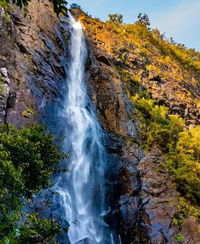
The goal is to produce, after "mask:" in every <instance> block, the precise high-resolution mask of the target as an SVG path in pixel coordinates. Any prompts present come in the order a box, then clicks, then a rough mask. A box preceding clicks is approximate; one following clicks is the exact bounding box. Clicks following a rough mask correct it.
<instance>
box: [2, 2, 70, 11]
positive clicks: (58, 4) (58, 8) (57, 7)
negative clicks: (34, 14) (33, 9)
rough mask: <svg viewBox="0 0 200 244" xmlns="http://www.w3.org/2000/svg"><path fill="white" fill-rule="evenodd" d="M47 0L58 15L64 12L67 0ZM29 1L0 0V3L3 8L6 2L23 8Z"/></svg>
mask: <svg viewBox="0 0 200 244" xmlns="http://www.w3.org/2000/svg"><path fill="white" fill-rule="evenodd" d="M49 1H50V2H52V3H53V8H54V11H55V13H56V14H57V15H59V14H60V13H63V14H66V10H67V8H66V5H67V1H65V0H49ZM29 2H31V0H13V1H10V0H0V5H1V6H2V7H4V8H7V4H8V3H14V4H16V5H17V6H19V7H20V8H23V7H26V6H27V5H28V3H29Z"/></svg>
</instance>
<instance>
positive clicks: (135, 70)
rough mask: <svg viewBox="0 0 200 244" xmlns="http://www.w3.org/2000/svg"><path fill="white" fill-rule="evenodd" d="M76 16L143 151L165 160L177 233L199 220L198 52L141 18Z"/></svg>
mask: <svg viewBox="0 0 200 244" xmlns="http://www.w3.org/2000/svg"><path fill="white" fill-rule="evenodd" d="M74 11H78V10H74ZM79 15H80V20H81V21H82V22H83V24H84V25H85V27H86V28H85V29H86V33H87V35H88V36H89V38H90V40H91V41H92V42H93V43H94V44H95V45H96V46H97V47H98V48H99V49H100V50H103V51H104V52H106V53H107V56H106V58H107V59H108V60H109V61H110V65H111V63H112V66H113V68H114V66H115V70H117V71H118V73H119V75H120V77H121V80H122V81H123V84H124V87H125V90H126V92H127V95H128V97H129V100H130V102H131V103H132V104H133V110H134V114H133V115H132V117H133V120H135V121H136V122H137V124H138V125H139V132H140V133H139V134H140V135H141V140H142V147H143V148H144V150H146V151H147V152H150V151H152V150H153V148H155V147H157V148H159V149H160V151H161V152H162V155H163V156H164V158H165V164H163V170H165V171H166V172H169V174H170V176H171V179H172V180H173V182H174V183H175V185H176V188H177V190H178V192H179V195H180V197H179V205H178V212H177V215H176V217H175V218H174V220H173V222H174V224H177V226H178V227H179V228H180V229H181V228H182V225H183V222H184V221H185V219H186V218H187V217H188V216H192V217H193V218H194V219H196V220H197V221H200V168H199V163H200V161H199V160H200V144H199V141H200V125H199V118H200V110H199V108H200V105H199V104H200V95H199V94H200V83H199V80H200V53H199V52H197V51H196V50H195V49H187V48H186V47H185V46H184V45H183V44H179V43H175V42H174V40H173V39H172V38H170V39H166V38H165V36H164V35H163V34H161V33H160V32H159V30H157V29H151V27H150V21H149V18H148V16H147V15H145V14H144V15H143V14H140V15H139V16H138V21H136V22H135V23H133V24H123V16H121V15H120V14H111V15H109V19H108V21H107V23H104V22H101V21H100V20H98V19H96V18H89V17H88V16H87V15H86V14H84V13H81V12H80V11H79ZM102 53H103V52H102ZM104 63H105V62H104ZM177 239H178V240H179V239H182V236H181V235H178V236H177ZM180 242H181V241H180Z"/></svg>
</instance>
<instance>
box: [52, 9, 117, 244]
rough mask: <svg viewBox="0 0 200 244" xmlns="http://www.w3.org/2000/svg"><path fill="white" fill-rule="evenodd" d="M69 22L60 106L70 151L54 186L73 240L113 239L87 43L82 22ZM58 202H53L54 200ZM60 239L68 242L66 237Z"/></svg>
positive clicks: (100, 242) (98, 243)
mask: <svg viewBox="0 0 200 244" xmlns="http://www.w3.org/2000/svg"><path fill="white" fill-rule="evenodd" d="M69 20H70V24H71V46H70V64H69V66H68V68H67V69H68V77H67V79H66V83H67V90H66V97H65V100H64V106H63V108H62V109H61V111H57V113H58V114H59V116H58V117H59V118H60V120H62V121H65V124H64V123H63V122H62V125H64V126H65V129H64V130H63V131H64V132H63V135H62V136H63V137H64V140H63V142H62V147H63V150H64V151H65V152H70V158H69V159H66V160H64V161H63V162H62V163H61V164H62V167H65V168H68V170H69V171H68V172H66V173H60V174H59V175H58V176H57V178H56V184H55V185H54V186H53V188H52V189H53V190H54V191H55V192H57V194H55V197H54V203H55V204H57V205H56V211H57V213H59V214H60V215H61V216H62V217H64V218H65V220H66V221H67V222H68V223H69V225H70V226H69V230H68V233H67V235H68V237H69V240H70V243H71V244H75V243H87V244H105V243H106V244H107V243H108V244H110V243H112V240H111V238H110V236H112V235H111V234H110V233H109V228H108V226H107V225H106V224H105V223H104V221H103V215H104V213H105V206H104V194H105V191H104V165H105V157H104V156H105V153H104V148H103V146H102V144H101V137H102V134H103V133H102V131H101V128H100V126H99V123H98V120H97V118H96V116H95V114H94V112H93V110H92V106H91V103H90V101H89V98H88V96H87V89H86V86H85V83H84V80H85V62H86V58H87V47H86V43H85V38H84V34H83V30H82V26H81V24H80V22H77V21H75V19H74V18H73V17H72V16H71V14H70V13H69ZM55 204H54V205H55ZM61 243H67V242H66V241H62V242H61Z"/></svg>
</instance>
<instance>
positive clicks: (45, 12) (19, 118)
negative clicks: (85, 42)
mask: <svg viewBox="0 0 200 244" xmlns="http://www.w3.org/2000/svg"><path fill="white" fill-rule="evenodd" d="M10 8H11V9H10V10H9V13H7V12H5V11H4V10H3V8H1V10H0V11H1V21H0V25H1V28H0V46H1V50H0V67H1V68H3V69H4V70H5V69H6V70H7V71H5V72H4V73H5V75H3V74H1V77H3V79H4V78H5V79H8V78H9V80H10V81H9V82H7V83H9V85H8V87H7V88H6V89H4V88H3V91H2V93H3V97H2V102H1V103H2V105H1V114H2V116H1V122H2V120H4V119H5V116H6V120H7V121H8V122H10V123H12V124H14V125H16V126H17V127H23V126H25V125H29V124H33V123H35V122H37V121H38V112H39V113H40V112H42V110H44V107H45V103H46V101H50V100H53V99H54V98H55V97H56V96H58V94H59V90H58V84H56V81H57V82H58V83H59V82H62V80H63V79H64V77H65V70H64V62H65V60H66V58H65V55H66V54H67V52H65V51H66V48H65V47H66V43H67V39H68V34H67V32H66V28H64V27H63V26H62V25H65V23H64V22H63V24H61V23H60V22H59V20H58V19H57V17H56V14H55V13H54V11H53V9H52V6H51V4H50V3H49V1H42V2H41V1H39V2H37V1H32V2H31V3H30V4H29V6H28V13H27V15H26V17H25V13H24V12H23V11H20V10H19V9H17V8H15V7H14V6H12V7H10ZM1 72H2V71H1ZM6 73H8V74H6ZM7 75H8V77H7ZM4 90H5V91H4ZM13 93H14V94H15V95H14V96H15V97H16V99H14V100H15V102H14V103H15V105H14V104H13V106H11V107H9V104H8V99H9V96H10V95H12V94H13Z"/></svg>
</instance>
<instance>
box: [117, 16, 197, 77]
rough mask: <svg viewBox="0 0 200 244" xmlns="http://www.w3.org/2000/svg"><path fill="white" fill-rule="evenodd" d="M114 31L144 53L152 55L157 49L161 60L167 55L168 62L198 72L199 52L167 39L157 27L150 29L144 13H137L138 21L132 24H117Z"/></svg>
mask: <svg viewBox="0 0 200 244" xmlns="http://www.w3.org/2000/svg"><path fill="white" fill-rule="evenodd" d="M116 31H117V32H118V33H119V34H120V35H122V36H123V37H124V38H125V39H126V40H127V41H129V42H132V43H133V44H134V45H136V46H137V47H139V48H140V50H142V51H143V52H144V53H146V54H148V55H154V54H155V50H157V51H158V53H157V56H159V57H160V58H161V57H162V58H163V60H164V59H165V58H166V57H168V59H170V63H173V64H176V63H178V64H179V65H181V66H183V67H184V68H186V69H187V70H190V71H194V72H196V73H198V74H200V53H199V52H197V51H196V50H195V49H192V48H190V49H187V48H186V47H185V46H184V45H183V44H177V43H175V42H174V41H172V39H170V40H167V39H166V38H165V36H164V34H161V33H160V32H159V30H158V29H152V30H151V29H150V22H149V18H148V16H147V15H146V14H143V15H142V14H139V15H138V21H136V22H135V23H134V24H124V25H121V24H120V25H118V28H116ZM155 58H156V57H155ZM165 61H166V60H165Z"/></svg>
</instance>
